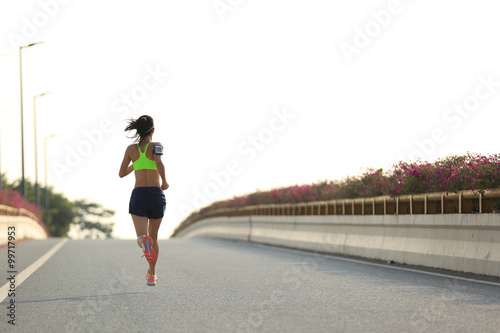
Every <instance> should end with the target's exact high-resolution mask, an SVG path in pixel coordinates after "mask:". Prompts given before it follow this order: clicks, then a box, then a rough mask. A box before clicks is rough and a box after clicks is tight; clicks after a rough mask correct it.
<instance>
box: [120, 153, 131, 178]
mask: <svg viewBox="0 0 500 333" xmlns="http://www.w3.org/2000/svg"><path fill="white" fill-rule="evenodd" d="M130 161H131V159H130V156H129V155H128V148H127V150H126V151H125V156H123V161H122V165H121V166H120V172H118V175H119V176H120V178H123V177H125V176H127V175H128V174H130V173H131V172H132V171H134V165H133V164H130V165H129V163H130Z"/></svg>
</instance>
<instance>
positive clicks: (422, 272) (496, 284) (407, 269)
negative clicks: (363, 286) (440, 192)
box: [250, 243, 500, 287]
mask: <svg viewBox="0 0 500 333" xmlns="http://www.w3.org/2000/svg"><path fill="white" fill-rule="evenodd" d="M250 244H255V245H260V246H264V247H271V248H280V249H282V250H286V251H290V252H296V253H300V254H302V255H306V254H307V253H310V254H313V255H316V256H322V257H328V258H331V259H336V260H342V261H348V262H353V263H357V264H363V265H369V266H376V267H383V268H389V269H395V270H399V271H406V272H413V273H419V274H425V275H432V276H438V277H442V278H447V279H454V280H461V281H467V282H474V283H481V284H489V285H492V286H497V287H500V283H498V282H493V281H485V280H478V279H472V278H466V277H461V276H455V275H451V274H442V273H434V272H428V271H423V270H418V269H414V268H405V267H398V266H391V265H385V264H377V263H374V262H369V261H364V260H357V259H352V258H343V257H338V256H336V255H335V254H328V253H316V252H310V251H306V250H300V249H292V248H287V247H279V246H273V245H267V244H259V243H250Z"/></svg>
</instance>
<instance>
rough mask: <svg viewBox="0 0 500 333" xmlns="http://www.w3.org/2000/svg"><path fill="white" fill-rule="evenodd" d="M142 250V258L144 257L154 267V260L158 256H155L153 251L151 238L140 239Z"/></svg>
mask: <svg viewBox="0 0 500 333" xmlns="http://www.w3.org/2000/svg"><path fill="white" fill-rule="evenodd" d="M142 244H143V246H142V249H143V251H144V254H143V255H142V256H143V257H146V260H147V261H148V262H149V263H150V264H152V265H154V264H156V259H157V258H158V256H157V255H156V251H155V249H153V238H151V237H149V236H144V237H143V238H142Z"/></svg>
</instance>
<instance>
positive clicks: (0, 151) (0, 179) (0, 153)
mask: <svg viewBox="0 0 500 333" xmlns="http://www.w3.org/2000/svg"><path fill="white" fill-rule="evenodd" d="M2 112H3V111H0V113H2ZM1 124H2V123H1V122H0V125H1ZM1 189H2V128H1V127H0V190H1Z"/></svg>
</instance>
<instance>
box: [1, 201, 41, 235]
mask: <svg viewBox="0 0 500 333" xmlns="http://www.w3.org/2000/svg"><path fill="white" fill-rule="evenodd" d="M0 215H7V216H26V217H29V218H31V219H32V220H34V221H36V222H37V223H38V224H39V225H40V226H41V227H42V228H43V229H44V230H45V232H46V233H47V236H49V235H50V233H49V230H48V229H47V226H46V225H45V223H44V222H43V221H41V220H40V218H39V217H38V216H37V215H36V214H34V213H33V212H31V211H29V210H27V209H25V208H14V207H11V206H6V205H2V204H0Z"/></svg>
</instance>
